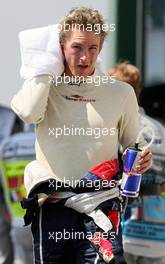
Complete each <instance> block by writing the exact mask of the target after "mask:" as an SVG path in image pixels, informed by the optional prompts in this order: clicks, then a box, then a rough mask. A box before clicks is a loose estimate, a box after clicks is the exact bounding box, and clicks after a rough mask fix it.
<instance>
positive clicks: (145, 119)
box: [109, 62, 165, 264]
mask: <svg viewBox="0 0 165 264" xmlns="http://www.w3.org/2000/svg"><path fill="white" fill-rule="evenodd" d="M109 74H113V75H115V76H116V78H117V79H118V80H122V81H125V82H127V83H129V84H131V85H132V87H133V89H134V91H135V94H136V97H137V99H138V101H139V97H140V94H141V90H142V86H141V75H140V71H139V70H138V68H137V67H135V66H134V65H132V64H129V63H128V62H123V63H120V64H117V65H115V66H114V67H113V68H111V69H110V70H109ZM139 114H140V126H141V128H143V127H146V126H149V127H151V128H152V129H153V130H154V133H155V139H154V141H153V143H152V145H151V150H152V153H153V164H152V166H151V168H150V169H149V170H148V171H147V172H146V173H144V174H143V177H142V184H141V189H140V199H136V200H134V201H133V202H132V203H130V204H129V206H128V208H127V210H126V215H125V218H126V221H124V223H123V233H124V241H123V243H124V250H125V252H126V254H125V255H126V259H127V263H128V264H138V263H141V264H143V263H144V264H147V263H153V264H163V263H165V252H164V243H165V221H164V219H165V198H164V197H163V195H161V191H163V186H164V182H165V175H164V167H165V166H164V165H165V128H164V127H163V126H162V124H161V123H160V122H158V121H157V120H155V119H153V118H151V117H149V116H148V115H146V114H145V112H144V110H143V108H142V107H140V111H139ZM144 137H145V138H146V140H147V139H149V135H147V134H144ZM162 194H163V193H162ZM127 218H128V219H127Z"/></svg>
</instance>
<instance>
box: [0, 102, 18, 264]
mask: <svg viewBox="0 0 165 264" xmlns="http://www.w3.org/2000/svg"><path fill="white" fill-rule="evenodd" d="M6 120H8V122H6ZM15 120H16V115H15V113H13V112H12V111H11V110H10V109H9V108H6V107H2V106H0V145H1V144H2V142H3V140H5V139H6V138H8V137H9V136H10V135H11V133H12V131H13V128H14V124H15ZM0 152H1V146H0ZM1 173H2V171H1V168H0V263H1V264H12V263H13V262H14V252H13V243H12V238H11V234H10V229H11V216H10V214H9V212H8V209H7V205H6V201H5V198H4V190H3V185H2V175H1Z"/></svg>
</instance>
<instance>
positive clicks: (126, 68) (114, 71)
mask: <svg viewBox="0 0 165 264" xmlns="http://www.w3.org/2000/svg"><path fill="white" fill-rule="evenodd" d="M108 74H109V75H113V76H115V77H116V79H117V80H120V81H123V82H127V83H129V84H130V85H131V86H132V87H133V88H134V91H135V94H136V96H137V98H139V95H140V92H141V74H140V71H139V69H138V68H137V67H136V66H134V65H132V64H130V63H129V62H128V61H125V62H122V63H119V64H116V65H115V66H113V67H112V68H110V69H109V70H108Z"/></svg>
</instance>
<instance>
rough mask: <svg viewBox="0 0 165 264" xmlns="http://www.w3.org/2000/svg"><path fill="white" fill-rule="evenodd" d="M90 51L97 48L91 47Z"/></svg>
mask: <svg viewBox="0 0 165 264" xmlns="http://www.w3.org/2000/svg"><path fill="white" fill-rule="evenodd" d="M89 49H90V50H96V49H97V48H96V47H91V48H89Z"/></svg>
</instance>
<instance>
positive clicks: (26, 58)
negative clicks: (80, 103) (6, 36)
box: [19, 24, 64, 79]
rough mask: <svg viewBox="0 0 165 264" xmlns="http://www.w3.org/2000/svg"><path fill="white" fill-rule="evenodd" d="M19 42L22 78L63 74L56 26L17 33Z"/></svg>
mask: <svg viewBox="0 0 165 264" xmlns="http://www.w3.org/2000/svg"><path fill="white" fill-rule="evenodd" d="M19 41H20V50H21V61H22V66H21V69H20V74H21V77H22V78H24V79H28V78H32V77H34V76H37V75H41V74H50V75H53V76H60V75H61V74H62V73H63V71H64V64H63V55H62V50H61V46H60V43H59V27H58V24H56V25H49V26H47V27H41V28H35V29H29V30H25V31H22V32H20V33H19Z"/></svg>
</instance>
